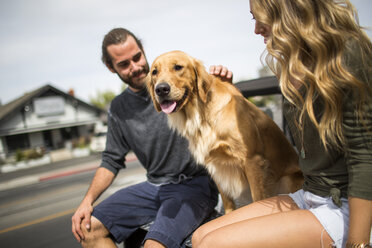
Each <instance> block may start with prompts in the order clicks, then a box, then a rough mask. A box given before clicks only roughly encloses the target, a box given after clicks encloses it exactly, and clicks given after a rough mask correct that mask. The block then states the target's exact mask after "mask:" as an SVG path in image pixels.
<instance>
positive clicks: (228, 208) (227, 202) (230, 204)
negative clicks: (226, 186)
mask: <svg viewBox="0 0 372 248" xmlns="http://www.w3.org/2000/svg"><path fill="white" fill-rule="evenodd" d="M217 188H218V191H219V192H220V195H221V198H222V203H223V208H224V210H225V214H228V213H230V212H232V211H233V210H235V208H236V206H235V202H234V200H233V199H232V198H231V197H230V196H228V195H226V194H225V193H224V192H223V191H221V190H220V187H218V186H217Z"/></svg>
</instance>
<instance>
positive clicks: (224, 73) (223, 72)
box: [209, 65, 233, 83]
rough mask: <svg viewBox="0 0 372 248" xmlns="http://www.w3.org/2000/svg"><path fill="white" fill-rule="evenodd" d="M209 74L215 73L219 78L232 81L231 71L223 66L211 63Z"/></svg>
mask: <svg viewBox="0 0 372 248" xmlns="http://www.w3.org/2000/svg"><path fill="white" fill-rule="evenodd" d="M209 74H211V75H215V76H217V77H219V78H221V80H222V81H225V82H229V83H232V80H233V73H232V71H229V70H228V69H227V68H226V67H225V66H222V65H212V66H210V67H209Z"/></svg>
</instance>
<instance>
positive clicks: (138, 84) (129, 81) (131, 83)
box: [115, 64, 150, 90]
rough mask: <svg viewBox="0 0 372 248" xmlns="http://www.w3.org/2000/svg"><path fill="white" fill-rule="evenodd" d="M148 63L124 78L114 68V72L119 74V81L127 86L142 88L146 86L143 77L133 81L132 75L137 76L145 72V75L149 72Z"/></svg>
mask: <svg viewBox="0 0 372 248" xmlns="http://www.w3.org/2000/svg"><path fill="white" fill-rule="evenodd" d="M149 70H150V69H149V65H148V64H146V66H145V67H144V68H142V69H141V70H140V71H137V72H134V73H133V74H132V75H131V76H130V77H129V78H127V79H124V78H123V77H122V76H121V75H120V74H119V73H118V72H117V71H116V70H115V72H116V74H117V75H118V76H119V78H120V79H121V81H123V82H124V83H126V84H128V86H129V87H131V88H133V89H136V90H142V89H143V88H145V87H146V84H145V82H144V79H145V78H142V79H140V80H139V81H136V82H135V81H133V80H132V77H137V76H139V75H141V74H142V73H145V75H147V73H148V72H149Z"/></svg>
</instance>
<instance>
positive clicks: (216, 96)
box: [147, 51, 303, 212]
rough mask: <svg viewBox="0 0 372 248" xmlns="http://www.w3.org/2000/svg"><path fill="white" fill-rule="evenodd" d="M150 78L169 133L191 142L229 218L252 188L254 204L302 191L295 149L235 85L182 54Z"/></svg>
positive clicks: (158, 63)
mask: <svg viewBox="0 0 372 248" xmlns="http://www.w3.org/2000/svg"><path fill="white" fill-rule="evenodd" d="M149 77H150V78H149V80H148V83H147V87H148V90H149V92H150V95H151V97H152V99H153V101H154V106H155V108H156V110H157V111H162V110H163V111H164V112H166V113H168V120H169V125H170V127H171V128H173V129H175V130H177V131H178V132H179V133H180V134H181V135H182V136H184V137H186V138H187V139H188V141H189V148H190V151H191V153H192V154H193V155H194V157H195V159H196V161H197V162H198V163H199V164H202V165H205V166H206V168H207V170H208V171H209V173H210V174H211V176H212V178H213V179H214V181H215V182H216V184H217V186H218V188H219V191H220V193H221V196H222V200H223V203H224V207H225V211H226V212H229V211H231V210H233V209H234V208H235V205H234V200H235V199H237V198H239V197H242V193H243V192H244V191H245V190H246V189H247V188H250V191H251V195H252V199H253V200H254V201H256V200H261V199H264V198H267V197H270V196H273V195H276V194H277V193H289V192H294V191H295V190H297V189H299V188H300V186H301V184H302V180H303V178H302V174H301V173H300V169H299V167H298V157H297V154H296V152H295V151H294V149H293V147H292V146H291V145H290V143H289V142H288V141H287V139H286V138H285V136H284V134H283V133H282V131H281V130H280V129H279V127H278V126H277V125H276V124H275V123H274V122H273V121H272V120H271V119H270V118H269V117H268V116H267V115H266V114H265V113H264V112H262V111H261V110H260V109H258V108H257V107H256V106H255V105H254V104H252V103H251V102H249V101H248V100H246V99H245V98H244V97H243V96H242V94H241V93H240V92H239V90H237V89H236V87H235V86H234V85H233V84H230V83H227V82H222V81H221V80H220V79H219V78H218V77H215V76H212V75H209V74H208V73H207V72H206V70H205V69H204V66H203V65H202V64H201V63H200V62H199V61H198V60H196V59H194V58H192V57H190V56H188V55H187V54H185V53H183V52H180V51H173V52H169V53H166V54H163V55H161V56H159V57H158V58H157V59H156V60H155V61H154V63H153V65H152V68H151V70H150V73H149ZM243 197H244V196H243ZM245 197H249V196H245Z"/></svg>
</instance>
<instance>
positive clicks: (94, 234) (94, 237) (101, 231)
mask: <svg viewBox="0 0 372 248" xmlns="http://www.w3.org/2000/svg"><path fill="white" fill-rule="evenodd" d="M81 230H82V231H83V234H84V239H83V240H82V242H81V244H82V246H83V247H92V244H94V243H95V242H97V241H98V240H100V239H105V238H108V237H109V234H110V233H109V231H108V230H107V228H106V227H105V226H104V225H103V224H102V222H101V221H99V220H98V219H97V218H95V217H94V216H92V218H91V223H90V228H89V229H87V228H86V227H85V225H84V224H81Z"/></svg>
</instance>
